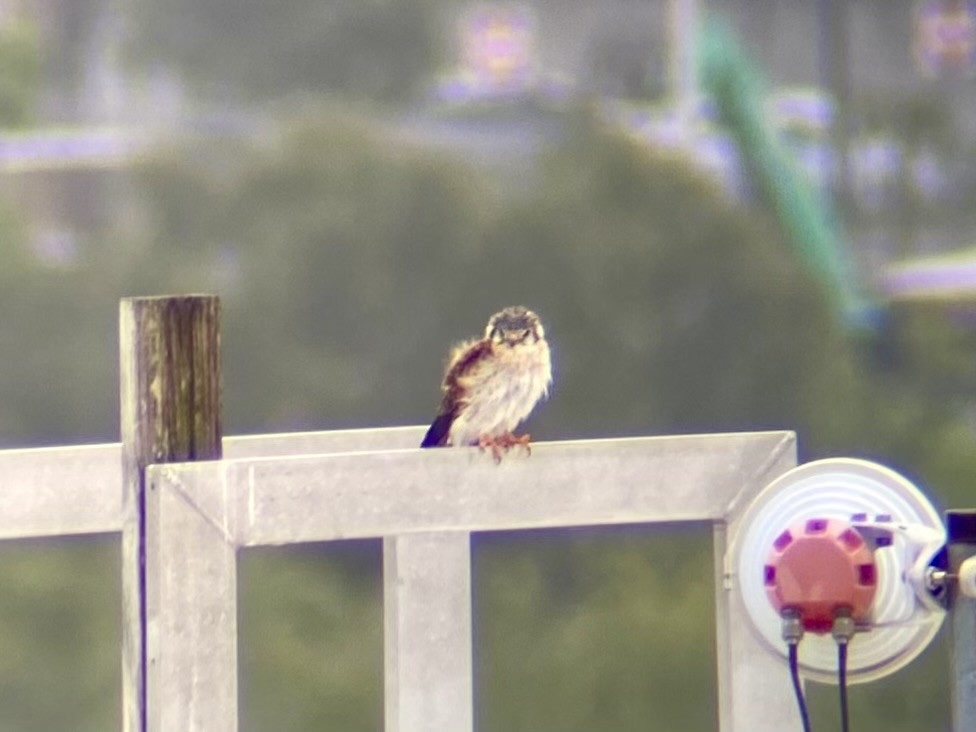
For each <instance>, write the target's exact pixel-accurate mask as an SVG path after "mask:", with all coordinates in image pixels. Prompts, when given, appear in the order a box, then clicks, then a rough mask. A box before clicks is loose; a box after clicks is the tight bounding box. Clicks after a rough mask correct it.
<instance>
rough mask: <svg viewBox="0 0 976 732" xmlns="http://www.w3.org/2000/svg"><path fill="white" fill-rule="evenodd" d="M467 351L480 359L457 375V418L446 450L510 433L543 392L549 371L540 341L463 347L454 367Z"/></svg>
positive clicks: (546, 352)
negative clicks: (477, 351) (474, 351)
mask: <svg viewBox="0 0 976 732" xmlns="http://www.w3.org/2000/svg"><path fill="white" fill-rule="evenodd" d="M472 348H477V349H480V351H481V353H480V357H479V358H477V359H476V360H475V362H473V363H471V364H470V367H469V368H466V369H465V370H464V372H463V373H461V374H458V375H457V382H456V383H457V387H458V392H459V393H458V402H459V404H458V406H459V409H458V412H457V416H456V418H455V420H454V423H453V424H452V426H451V430H450V442H451V443H452V444H455V445H458V444H470V443H471V442H473V441H477V439H478V437H479V436H480V435H482V434H490V435H496V434H501V433H504V432H511V431H512V430H514V429H515V428H516V426H518V424H519V422H521V421H522V420H523V419H525V418H526V417H527V416H528V415H529V413H530V412H531V411H532V409H533V407H535V405H536V403H537V402H538V401H539V400H540V399H542V398H543V397H545V396H546V395H547V394H548V392H549V386H550V384H551V383H552V365H551V359H550V354H549V346H548V344H547V343H546V341H545V340H544V339H540V340H538V341H535V342H529V343H522V344H519V345H515V346H509V345H505V344H497V343H491V344H490V347H486V346H485V342H484V341H481V342H474V343H468V344H463V345H462V346H461V347H459V349H458V350H457V351H455V358H454V359H452V360H453V361H455V362H458V361H460V360H461V359H464V357H465V356H464V354H465V353H468V352H470V350H471V349H472Z"/></svg>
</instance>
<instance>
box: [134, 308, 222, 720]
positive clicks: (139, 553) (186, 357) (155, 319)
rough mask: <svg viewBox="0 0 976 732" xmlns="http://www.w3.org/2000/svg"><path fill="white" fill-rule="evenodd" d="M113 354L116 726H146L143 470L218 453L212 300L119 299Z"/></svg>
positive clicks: (216, 315) (216, 314)
mask: <svg viewBox="0 0 976 732" xmlns="http://www.w3.org/2000/svg"><path fill="white" fill-rule="evenodd" d="M119 359H120V363H119V365H120V369H119V371H120V374H119V375H120V389H121V393H120V429H121V437H122V480H123V495H122V514H123V516H122V561H123V575H122V601H123V624H124V625H123V634H122V636H123V637H122V641H123V648H122V679H123V730H124V731H125V732H146V719H147V716H146V704H145V700H146V663H147V652H146V573H145V566H146V555H145V552H146V516H145V510H146V495H145V489H146V483H145V469H146V467H147V466H148V465H152V464H154V463H170V462H188V461H193V460H216V459H219V458H220V457H221V410H220V405H221V374H220V301H219V299H218V298H217V297H214V296H212V295H186V296H175V297H145V298H126V299H124V300H122V302H121V304H120V307H119Z"/></svg>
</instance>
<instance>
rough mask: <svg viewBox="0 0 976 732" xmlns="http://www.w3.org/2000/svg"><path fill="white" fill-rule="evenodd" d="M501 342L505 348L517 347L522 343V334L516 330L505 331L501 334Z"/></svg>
mask: <svg viewBox="0 0 976 732" xmlns="http://www.w3.org/2000/svg"><path fill="white" fill-rule="evenodd" d="M502 342H503V343H504V344H505V345H507V346H517V345H518V344H519V343H521V342H522V333H521V332H520V331H517V330H506V331H505V332H504V333H502Z"/></svg>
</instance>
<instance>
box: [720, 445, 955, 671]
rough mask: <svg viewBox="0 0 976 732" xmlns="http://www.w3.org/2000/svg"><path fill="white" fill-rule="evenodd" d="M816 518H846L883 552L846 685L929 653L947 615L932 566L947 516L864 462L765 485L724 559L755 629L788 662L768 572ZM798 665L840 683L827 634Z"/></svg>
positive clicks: (814, 639) (836, 464)
mask: <svg viewBox="0 0 976 732" xmlns="http://www.w3.org/2000/svg"><path fill="white" fill-rule="evenodd" d="M812 519H838V520H841V521H846V522H848V523H850V525H851V526H852V527H853V528H854V529H856V530H857V531H859V532H860V533H861V534H862V535H863V536H864V538H865V539H866V540H867V541H868V542H869V543H874V544H875V545H876V546H877V548H876V549H875V551H874V555H875V562H876V565H877V591H876V594H875V597H874V603H873V607H872V609H871V613H870V619H869V622H868V623H867V625H866V627H864V628H862V630H863V632H859V633H857V634H856V636H855V637H854V639H853V640H852V641H851V643H850V648H849V655H848V681H850V682H851V683H857V682H866V681H872V680H875V679H879V678H881V677H883V676H887V675H888V674H891V673H894V672H895V671H897V670H898V669H900V668H902V667H903V666H905V665H906V664H908V663H909V662H910V661H912V660H913V659H914V658H916V657H917V656H918V655H919V654H920V653H921V652H922V651H923V650H925V648H926V647H927V646H928V644H929V643H930V642H931V641H932V639H933V638H934V637H935V635H936V634H937V633H938V630H939V627H940V626H941V624H942V620H943V617H944V615H945V613H944V611H943V609H942V607H941V605H940V603H939V601H938V599H937V598H936V597H935V596H934V594H933V591H932V590H931V589H930V587H929V568H930V567H931V566H932V564H933V561H934V560H935V557H936V555H937V554H938V553H939V552H940V551H941V550H942V548H943V547H944V545H945V542H946V535H945V529H944V527H943V524H942V520H941V517H940V516H939V514H938V512H937V511H936V510H935V508H934V507H933V506H932V504H931V503H930V502H929V500H928V499H927V498H926V497H925V496H924V494H923V493H922V492H921V491H920V490H919V489H918V488H917V487H915V486H914V485H913V484H912V483H911V482H910V481H908V480H907V479H906V478H904V477H903V476H901V475H899V474H898V473H896V472H894V471H892V470H890V469H888V468H886V467H884V466H881V465H877V464H875V463H872V462H868V461H865V460H855V459H848V458H836V459H829V460H819V461H816V462H811V463H807V464H805V465H801V466H800V467H798V468H795V469H794V470H791V471H789V472H788V473H785V474H784V475H782V476H780V477H779V478H778V479H777V480H775V481H773V482H772V483H771V484H770V485H768V486H767V487H766V488H765V489H764V490H763V492H762V493H760V495H759V496H758V498H757V499H756V500H755V501H754V502H753V503H752V504H751V505H750V506H749V507H748V508H747V509H746V511H745V513H744V515H743V517H742V520H741V522H740V524H739V530H738V532H737V535H736V536H735V537H734V538H733V544H732V546H731V548H730V551H729V557H728V559H729V569H730V570H731V571H732V572H733V573H734V575H735V578H736V580H737V582H736V585H737V587H738V590H739V591H740V592H741V593H742V600H743V602H744V603H745V607H746V610H747V612H748V614H749V617H750V618H751V620H752V623H753V626H754V629H755V631H756V632H757V633H758V635H759V636H760V638H761V639H762V641H763V643H764V645H766V647H767V648H768V649H769V651H770V652H771V653H774V654H777V655H779V656H781V657H782V658H783V659H784V661H785V660H786V657H787V647H786V644H785V643H784V642H783V639H782V635H781V634H782V618H781V617H780V615H779V614H778V613H777V612H776V610H775V609H774V608H773V606H772V604H771V603H770V601H769V598H768V597H767V591H766V586H765V578H764V565H765V564H766V562H767V559H768V557H769V553H770V548H771V547H772V546H773V544H774V542H775V541H776V539H777V537H779V536H780V535H781V534H782V533H783V531H784V530H785V529H787V528H788V527H790V526H792V525H796V524H797V523H798V522H802V521H808V520H812ZM799 661H800V670H801V672H802V674H803V675H804V676H805V677H807V678H809V679H813V680H816V681H825V682H832V683H835V682H836V680H837V677H836V674H837V645H836V643H835V641H834V639H833V638H832V637H831V636H830V635H829V634H826V635H815V634H811V633H808V634H807V635H806V636H805V637H804V639H803V642H802V643H801V644H800V646H799Z"/></svg>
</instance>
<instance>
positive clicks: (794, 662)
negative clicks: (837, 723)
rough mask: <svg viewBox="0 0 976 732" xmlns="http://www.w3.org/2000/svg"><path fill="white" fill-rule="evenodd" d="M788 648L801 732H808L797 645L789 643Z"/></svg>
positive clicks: (808, 722) (808, 720)
mask: <svg viewBox="0 0 976 732" xmlns="http://www.w3.org/2000/svg"><path fill="white" fill-rule="evenodd" d="M788 646H789V649H790V677H791V678H792V679H793V693H794V694H796V705H797V707H798V708H799V710H800V719H801V720H803V732H810V713H809V712H808V711H807V700H806V697H804V696H803V684H802V683H801V682H800V659H799V655H798V653H797V644H796V643H789V644H788ZM845 730H846V727H845Z"/></svg>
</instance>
